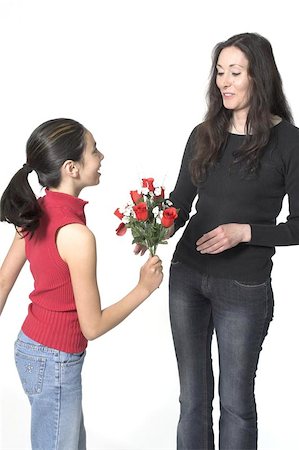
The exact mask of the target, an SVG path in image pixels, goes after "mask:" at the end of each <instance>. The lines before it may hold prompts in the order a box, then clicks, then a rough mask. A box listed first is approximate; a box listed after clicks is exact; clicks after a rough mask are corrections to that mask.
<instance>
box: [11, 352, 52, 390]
mask: <svg viewBox="0 0 299 450" xmlns="http://www.w3.org/2000/svg"><path fill="white" fill-rule="evenodd" d="M15 361H16V366H17V370H18V373H19V377H20V380H21V383H22V386H23V389H24V391H25V392H26V394H27V395H36V394H40V393H41V392H42V388H43V381H44V376H45V369H46V358H43V357H39V356H33V355H27V354H25V353H21V352H20V351H19V350H16V351H15Z"/></svg>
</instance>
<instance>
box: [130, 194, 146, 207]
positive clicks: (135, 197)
mask: <svg viewBox="0 0 299 450" xmlns="http://www.w3.org/2000/svg"><path fill="white" fill-rule="evenodd" d="M130 194H131V198H132V200H133V202H134V203H135V205H136V204H137V203H138V202H139V200H141V199H143V195H142V194H139V192H138V191H130Z"/></svg>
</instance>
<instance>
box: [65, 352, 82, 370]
mask: <svg viewBox="0 0 299 450" xmlns="http://www.w3.org/2000/svg"><path fill="white" fill-rule="evenodd" d="M85 354H86V352H85V351H84V352H82V353H68V354H67V357H66V358H65V361H63V362H62V363H63V365H64V366H67V367H71V366H74V365H76V364H83V361H84V358H85Z"/></svg>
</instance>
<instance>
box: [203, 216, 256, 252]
mask: <svg viewBox="0 0 299 450" xmlns="http://www.w3.org/2000/svg"><path fill="white" fill-rule="evenodd" d="M250 240H251V227H250V225H249V224H241V223H226V224H223V225H219V227H217V228H214V230H211V231H209V232H208V233H206V234H204V235H203V236H202V237H201V238H200V239H198V241H197V242H196V250H197V251H199V252H200V253H202V254H204V253H208V254H210V255H216V254H217V253H221V252H223V251H224V250H227V249H229V248H232V247H235V246H236V245H238V244H240V242H249V241H250Z"/></svg>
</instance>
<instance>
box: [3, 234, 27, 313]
mask: <svg viewBox="0 0 299 450" xmlns="http://www.w3.org/2000/svg"><path fill="white" fill-rule="evenodd" d="M25 261H26V255H25V239H24V238H22V237H21V236H20V235H19V234H18V233H16V235H15V237H14V240H13V242H12V245H11V247H10V249H9V251H8V253H7V255H6V258H5V259H4V261H3V264H2V266H1V269H0V314H1V313H2V310H3V308H4V306H5V303H6V300H7V297H8V294H9V293H10V291H11V289H12V287H13V285H14V283H15V281H16V279H17V278H18V275H19V273H20V271H21V269H22V267H23V266H24V264H25Z"/></svg>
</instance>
